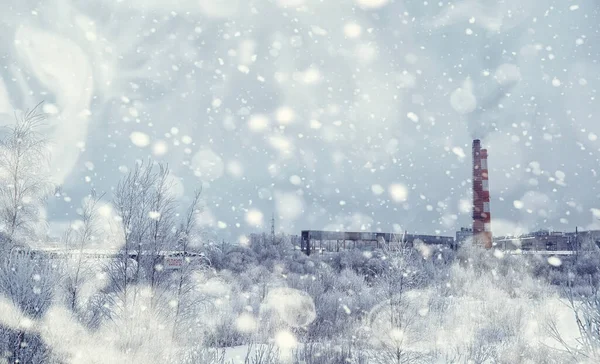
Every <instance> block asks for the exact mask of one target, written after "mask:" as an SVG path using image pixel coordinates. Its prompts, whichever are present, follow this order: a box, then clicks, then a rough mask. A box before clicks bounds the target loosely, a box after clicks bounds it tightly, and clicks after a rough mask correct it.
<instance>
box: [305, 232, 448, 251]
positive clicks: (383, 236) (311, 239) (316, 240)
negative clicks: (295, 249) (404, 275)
mask: <svg viewBox="0 0 600 364" xmlns="http://www.w3.org/2000/svg"><path fill="white" fill-rule="evenodd" d="M418 243H422V244H426V245H441V246H446V247H448V248H454V238H453V237H451V236H439V235H419V234H407V233H404V234H394V233H378V232H348V231H322V230H303V231H302V233H301V235H300V249H301V250H302V251H303V252H305V253H306V254H307V255H310V254H311V253H314V252H339V251H343V250H350V249H358V250H374V249H381V248H384V247H412V246H415V245H416V244H418Z"/></svg>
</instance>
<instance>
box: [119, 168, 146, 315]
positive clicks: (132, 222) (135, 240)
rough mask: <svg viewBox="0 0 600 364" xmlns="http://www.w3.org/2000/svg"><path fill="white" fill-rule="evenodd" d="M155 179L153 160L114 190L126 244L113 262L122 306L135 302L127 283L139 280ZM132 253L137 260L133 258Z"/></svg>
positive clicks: (128, 176) (135, 169)
mask: <svg viewBox="0 0 600 364" xmlns="http://www.w3.org/2000/svg"><path fill="white" fill-rule="evenodd" d="M156 180H157V175H156V173H155V172H154V170H153V165H152V163H151V162H149V163H148V164H147V165H144V164H143V163H139V164H136V166H135V167H134V169H133V170H132V171H130V172H129V174H128V175H127V177H125V178H124V179H123V180H121V181H120V182H119V184H118V186H117V188H116V190H115V195H114V199H113V205H114V207H115V210H116V212H117V214H118V218H119V219H120V221H121V226H122V236H121V237H122V239H123V248H122V252H121V254H120V259H118V260H117V261H115V262H114V264H113V267H112V269H111V278H112V283H113V285H114V288H115V291H117V292H121V293H122V297H121V301H122V302H121V304H122V307H123V308H126V307H127V306H128V305H129V304H131V303H132V302H135V298H136V292H135V291H134V292H133V296H132V297H129V292H128V289H129V287H128V283H130V282H139V280H140V269H141V264H140V258H141V256H142V254H143V248H144V246H143V245H144V242H145V239H146V238H147V234H148V231H149V230H150V227H151V224H152V220H151V219H150V216H149V215H150V212H151V211H152V210H151V207H152V197H153V196H152V188H153V187H154V185H155V183H156ZM132 257H134V260H135V264H133V262H131V258H132ZM130 299H131V302H130Z"/></svg>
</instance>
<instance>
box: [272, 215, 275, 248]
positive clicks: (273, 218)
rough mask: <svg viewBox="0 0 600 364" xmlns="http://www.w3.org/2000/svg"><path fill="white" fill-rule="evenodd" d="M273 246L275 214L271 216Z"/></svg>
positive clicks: (273, 242)
mask: <svg viewBox="0 0 600 364" xmlns="http://www.w3.org/2000/svg"><path fill="white" fill-rule="evenodd" d="M271 244H275V213H272V214H271Z"/></svg>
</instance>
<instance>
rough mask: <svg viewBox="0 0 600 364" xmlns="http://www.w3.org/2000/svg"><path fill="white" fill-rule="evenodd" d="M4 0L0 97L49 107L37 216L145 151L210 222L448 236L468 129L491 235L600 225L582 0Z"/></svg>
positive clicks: (592, 13) (590, 48)
mask: <svg viewBox="0 0 600 364" xmlns="http://www.w3.org/2000/svg"><path fill="white" fill-rule="evenodd" d="M4 3H5V4H4V6H3V8H4V9H5V10H6V9H8V10H7V11H3V15H0V30H1V32H0V34H2V35H1V36H0V47H2V49H3V50H4V52H2V53H3V54H4V56H3V57H2V58H0V66H2V67H0V112H1V113H4V114H6V116H4V117H3V118H5V119H6V120H10V116H9V115H11V114H12V110H13V109H21V108H25V107H30V106H31V105H34V104H36V103H37V102H38V101H39V100H41V99H44V100H46V103H47V105H46V108H47V109H46V110H47V111H48V112H51V113H54V116H53V117H52V119H51V124H52V126H51V130H49V135H51V136H52V139H53V140H54V144H55V153H54V154H55V159H54V162H53V163H54V164H53V168H54V170H55V178H56V179H57V181H58V182H62V183H63V185H64V191H65V192H66V193H67V194H68V195H69V197H70V198H71V200H70V201H64V199H63V198H60V199H53V200H51V203H50V207H49V211H48V216H49V219H51V220H52V221H56V222H61V221H62V222H64V221H67V220H69V219H71V218H74V210H75V207H76V206H78V205H79V202H80V200H81V198H82V197H83V196H84V195H85V194H86V192H87V191H88V190H89V188H90V187H92V186H93V187H95V188H96V189H98V190H109V189H110V186H113V185H115V184H116V182H117V181H118V179H119V178H120V177H121V176H122V175H123V173H122V171H123V170H124V167H131V166H132V165H133V163H134V161H135V160H136V159H145V158H148V157H149V156H153V157H154V158H155V159H156V160H157V161H164V162H168V163H169V164H170V167H171V168H172V171H173V174H174V176H175V177H176V178H177V180H179V181H181V189H180V192H181V191H183V193H184V197H182V199H184V200H185V195H186V194H189V193H190V192H191V191H192V190H193V189H194V188H196V187H197V186H199V185H200V184H201V183H204V184H205V186H206V189H205V194H204V196H205V199H206V206H207V212H206V216H205V222H206V223H207V224H211V226H213V227H215V229H217V230H219V234H220V235H222V236H230V237H232V238H235V237H237V236H239V235H241V234H245V233H248V232H251V231H254V230H256V227H253V226H252V225H255V223H256V222H257V221H258V220H259V217H260V214H257V213H256V211H260V212H262V214H263V217H264V218H263V220H264V222H265V224H267V229H268V222H269V220H270V216H271V213H272V212H273V211H275V213H276V214H277V215H278V217H279V218H278V225H279V226H280V228H281V229H283V230H284V231H286V232H289V233H298V232H299V231H300V230H301V229H307V228H311V229H322V228H346V229H352V230H357V229H361V228H364V229H366V230H383V231H393V230H394V229H406V230H409V231H410V232H419V233H434V232H435V231H436V230H439V231H440V232H441V233H444V234H453V231H454V230H455V229H457V228H459V227H460V226H461V225H463V226H464V225H468V224H469V223H470V221H469V210H468V203H469V201H470V194H469V185H470V184H469V182H468V181H467V180H468V178H469V177H470V175H469V174H470V143H471V139H472V137H473V136H477V137H480V138H481V139H482V143H483V145H484V146H485V147H488V149H489V153H490V157H489V166H490V168H491V171H490V187H491V193H492V220H493V221H492V224H493V230H494V232H495V233H506V232H515V231H516V230H518V229H519V228H524V229H535V228H550V229H557V230H572V229H574V226H575V225H579V226H584V227H593V226H596V227H600V224H598V221H597V218H595V217H594V211H596V210H593V209H595V208H600V203H599V202H598V193H599V191H598V187H597V186H598V176H597V173H598V169H599V167H598V166H597V165H598V163H597V162H598V155H599V151H600V149H599V146H600V145H599V143H600V141H598V140H597V138H598V136H600V123H599V122H598V117H599V109H600V106H599V105H600V103H599V102H598V100H597V98H598V94H597V90H598V88H599V84H600V65H599V63H598V62H599V61H598V60H599V55H600V14H599V12H600V5H599V4H598V3H597V2H596V1H594V0H587V1H569V2H567V1H558V0H557V1H541V0H540V1H533V0H506V1H503V2H498V1H457V2H453V3H451V4H450V3H441V2H440V3H438V2H433V1H432V2H427V1H395V2H393V1H384V0H356V1H355V2H353V1H325V2H321V1H317V0H274V1H266V0H265V1H238V0H223V1H211V0H210V1H209V0H195V1H192V0H189V1H188V0H179V1H172V0H171V1H162V0H148V1H142V0H139V1H126V2H120V1H100V2H95V4H94V5H91V4H89V2H88V1H66V0H63V1H40V2H33V1H21V0H19V1H17V0H14V1H11V0H8V1H7V0H4ZM365 4H366V5H365ZM369 4H371V5H372V7H370V8H369V6H368V5H369ZM132 133H133V134H132ZM194 170H195V171H196V172H197V173H196V174H197V175H198V176H195V175H194ZM86 177H87V178H88V180H89V182H87V181H86ZM390 186H392V187H390ZM394 186H395V187H394ZM390 190H391V191H392V194H390ZM461 200H463V202H462V203H461ZM515 201H516V202H515ZM248 210H250V211H251V212H250V213H248ZM255 210H256V211H255ZM599 217H600V216H599ZM219 222H221V223H220V224H219ZM236 224H239V226H236ZM592 224H594V225H593V226H592ZM219 226H220V228H219ZM259 230H260V228H259Z"/></svg>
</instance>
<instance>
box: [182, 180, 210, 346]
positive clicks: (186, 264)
mask: <svg viewBox="0 0 600 364" xmlns="http://www.w3.org/2000/svg"><path fill="white" fill-rule="evenodd" d="M201 193H202V190H198V191H196V192H195V193H194V197H193V198H192V202H191V203H190V206H189V207H188V210H187V212H186V214H185V216H184V220H183V221H182V223H181V226H180V227H179V229H178V231H177V247H178V250H180V251H181V253H182V258H183V264H182V266H181V268H180V269H179V271H178V272H177V278H176V282H177V283H176V285H177V291H176V298H177V306H176V309H175V314H174V319H173V338H175V337H176V333H177V330H178V329H179V326H180V324H181V321H182V319H183V318H184V317H186V316H187V314H188V313H190V311H192V309H193V307H192V306H193V305H194V304H199V303H202V302H201V301H202V300H187V299H185V298H187V296H188V295H189V294H190V293H191V291H192V290H193V284H192V282H191V281H190V275H191V273H192V271H193V269H194V268H197V267H198V266H205V265H204V264H203V262H198V261H197V260H192V259H191V258H190V257H189V255H190V254H189V253H190V248H191V244H192V238H193V235H194V230H195V229H196V227H197V222H196V221H197V216H198V214H199V213H200V212H201V210H200V202H201V200H200V196H201ZM209 263H210V262H209Z"/></svg>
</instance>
